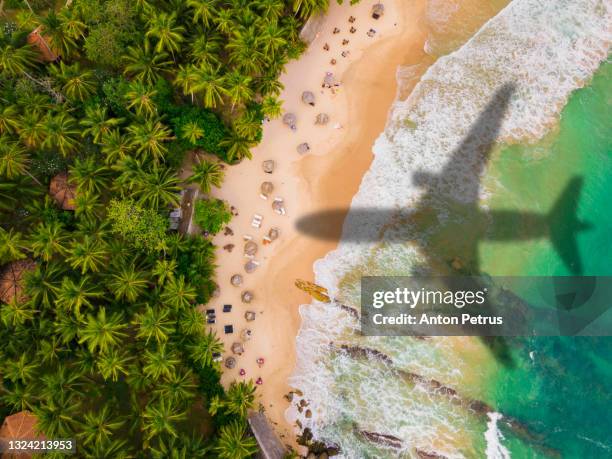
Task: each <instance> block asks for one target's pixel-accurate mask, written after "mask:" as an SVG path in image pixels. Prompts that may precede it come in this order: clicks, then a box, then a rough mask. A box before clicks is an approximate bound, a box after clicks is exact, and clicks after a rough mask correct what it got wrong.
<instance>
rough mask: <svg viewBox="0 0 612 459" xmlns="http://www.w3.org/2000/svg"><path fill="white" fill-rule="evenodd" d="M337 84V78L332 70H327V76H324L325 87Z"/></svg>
mask: <svg viewBox="0 0 612 459" xmlns="http://www.w3.org/2000/svg"><path fill="white" fill-rule="evenodd" d="M335 85H336V79H335V78H334V74H333V73H331V72H325V78H323V85H322V86H323V87H324V88H331V87H332V86H335Z"/></svg>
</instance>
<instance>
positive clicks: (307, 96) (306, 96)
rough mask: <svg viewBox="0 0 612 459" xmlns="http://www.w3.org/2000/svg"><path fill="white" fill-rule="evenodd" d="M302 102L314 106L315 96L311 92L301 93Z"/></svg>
mask: <svg viewBox="0 0 612 459" xmlns="http://www.w3.org/2000/svg"><path fill="white" fill-rule="evenodd" d="M302 102H304V103H305V104H308V105H312V106H313V107H314V106H315V95H314V93H312V92H311V91H304V92H303V93H302Z"/></svg>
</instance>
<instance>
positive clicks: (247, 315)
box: [244, 311, 256, 322]
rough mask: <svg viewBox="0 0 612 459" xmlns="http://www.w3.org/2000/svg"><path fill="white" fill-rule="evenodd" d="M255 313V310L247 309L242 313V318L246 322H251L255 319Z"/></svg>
mask: <svg viewBox="0 0 612 459" xmlns="http://www.w3.org/2000/svg"><path fill="white" fill-rule="evenodd" d="M255 316H256V313H255V311H247V312H245V313H244V318H245V319H246V321H247V322H253V321H254V320H255Z"/></svg>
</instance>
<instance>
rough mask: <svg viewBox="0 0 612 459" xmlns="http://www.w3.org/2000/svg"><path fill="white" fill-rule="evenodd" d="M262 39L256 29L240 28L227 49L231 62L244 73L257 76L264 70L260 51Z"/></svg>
mask: <svg viewBox="0 0 612 459" xmlns="http://www.w3.org/2000/svg"><path fill="white" fill-rule="evenodd" d="M260 40H261V37H260V35H259V32H258V30H257V29H256V28H255V27H249V28H238V29H235V30H234V31H233V33H232V37H231V38H230V40H229V43H228V44H227V45H226V46H225V49H226V50H227V51H228V52H229V62H230V63H231V64H233V65H234V66H236V68H237V69H238V70H239V71H240V72H243V73H246V74H249V75H253V74H257V73H258V72H259V71H260V70H261V68H262V57H263V55H262V53H261V51H260V50H259V43H260Z"/></svg>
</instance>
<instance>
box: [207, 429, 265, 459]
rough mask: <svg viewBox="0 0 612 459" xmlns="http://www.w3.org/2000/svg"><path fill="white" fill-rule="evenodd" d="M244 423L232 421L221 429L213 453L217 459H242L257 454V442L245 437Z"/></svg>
mask: <svg viewBox="0 0 612 459" xmlns="http://www.w3.org/2000/svg"><path fill="white" fill-rule="evenodd" d="M245 433H246V423H245V422H244V421H236V420H234V421H232V422H231V423H230V424H227V425H225V426H223V427H221V434H220V435H219V440H218V443H217V446H216V447H215V449H214V451H215V452H216V453H217V457H218V458H219V459H244V458H247V457H251V456H253V455H254V454H255V453H257V451H258V450H257V442H256V441H255V439H254V438H253V437H250V436H245Z"/></svg>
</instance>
